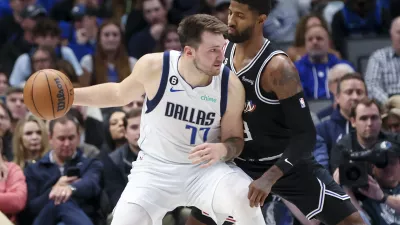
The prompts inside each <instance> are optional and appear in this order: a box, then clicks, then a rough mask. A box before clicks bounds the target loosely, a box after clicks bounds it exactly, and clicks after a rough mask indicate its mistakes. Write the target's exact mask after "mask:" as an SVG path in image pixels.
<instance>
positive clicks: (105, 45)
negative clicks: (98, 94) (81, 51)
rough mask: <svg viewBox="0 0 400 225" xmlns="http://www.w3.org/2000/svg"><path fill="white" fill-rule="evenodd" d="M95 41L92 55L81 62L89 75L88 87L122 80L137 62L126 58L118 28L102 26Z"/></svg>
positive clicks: (112, 24) (110, 24) (114, 25)
mask: <svg viewBox="0 0 400 225" xmlns="http://www.w3.org/2000/svg"><path fill="white" fill-rule="evenodd" d="M97 39H98V40H99V41H98V42H97V44H96V50H95V52H94V53H93V55H86V56H84V57H83V58H82V60H81V65H82V67H83V68H84V69H85V70H86V71H87V72H89V73H90V85H95V84H101V83H105V82H120V81H122V80H124V79H125V78H126V77H127V76H129V74H130V73H131V71H132V69H133V66H134V65H135V63H136V61H137V60H136V59H135V58H132V57H129V56H128V53H127V52H126V50H125V45H124V42H123V40H122V31H121V28H120V26H119V25H118V24H116V23H113V22H106V23H104V24H102V25H101V27H100V29H99V32H98V37H97Z"/></svg>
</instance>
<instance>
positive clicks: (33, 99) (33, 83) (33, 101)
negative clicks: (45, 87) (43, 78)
mask: <svg viewBox="0 0 400 225" xmlns="http://www.w3.org/2000/svg"><path fill="white" fill-rule="evenodd" d="M40 72H41V71H38V72H37V73H36V75H35V77H34V78H33V81H32V88H31V89H32V90H31V97H32V104H33V107H35V110H36V112H37V113H38V114H39V116H40V117H42V118H43V119H45V118H44V117H43V115H42V114H41V113H40V112H39V110H38V109H37V107H36V104H35V98H34V95H33V86H34V85H35V80H36V78H37V76H38V75H39V73H40Z"/></svg>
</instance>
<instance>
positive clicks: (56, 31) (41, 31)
mask: <svg viewBox="0 0 400 225" xmlns="http://www.w3.org/2000/svg"><path fill="white" fill-rule="evenodd" d="M47 35H51V36H56V37H60V36H61V29H60V27H59V26H58V24H57V22H56V21H54V20H51V19H49V18H43V19H40V20H38V21H37V22H36V25H35V26H34V27H33V29H32V36H33V37H44V36H47Z"/></svg>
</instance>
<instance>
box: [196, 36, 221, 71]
mask: <svg viewBox="0 0 400 225" xmlns="http://www.w3.org/2000/svg"><path fill="white" fill-rule="evenodd" d="M224 45H225V39H224V36H223V35H222V34H213V33H210V32H204V33H203V34H202V42H201V43H200V44H199V46H198V48H197V49H196V50H194V52H195V54H194V60H193V63H194V66H195V67H196V69H197V70H199V71H201V72H202V73H204V74H206V75H208V76H217V75H218V74H219V73H220V71H221V65H222V62H223V60H224V52H223V47H224Z"/></svg>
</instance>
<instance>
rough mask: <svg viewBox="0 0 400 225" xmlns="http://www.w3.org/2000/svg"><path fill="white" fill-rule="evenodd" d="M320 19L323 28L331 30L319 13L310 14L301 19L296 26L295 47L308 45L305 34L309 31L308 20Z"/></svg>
mask: <svg viewBox="0 0 400 225" xmlns="http://www.w3.org/2000/svg"><path fill="white" fill-rule="evenodd" d="M314 17H315V18H318V19H319V21H321V26H322V27H324V28H325V29H326V30H329V28H328V23H327V22H326V20H325V19H324V17H323V16H322V15H320V14H318V13H310V14H308V15H306V16H304V17H302V18H301V19H300V21H299V22H298V23H297V25H296V33H295V38H294V46H295V47H303V46H304V45H305V43H306V40H305V33H306V29H307V23H308V20H309V19H311V18H314Z"/></svg>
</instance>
